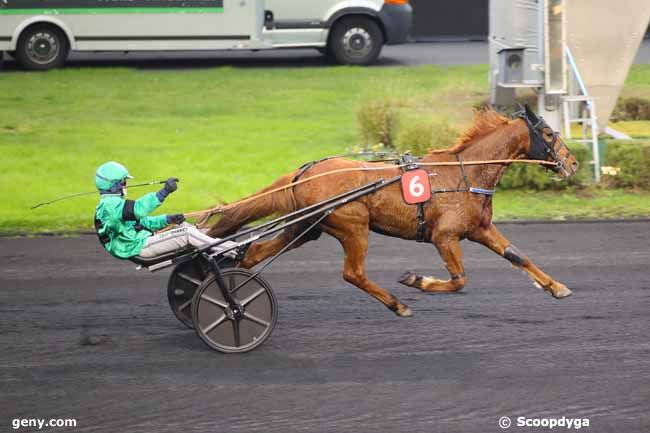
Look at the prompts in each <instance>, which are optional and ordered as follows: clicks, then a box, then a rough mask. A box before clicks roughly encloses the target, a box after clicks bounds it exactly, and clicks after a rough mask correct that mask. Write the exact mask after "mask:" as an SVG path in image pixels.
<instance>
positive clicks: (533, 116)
mask: <svg viewBox="0 0 650 433" xmlns="http://www.w3.org/2000/svg"><path fill="white" fill-rule="evenodd" d="M524 109H525V111H526V117H528V118H529V119H530V121H531V122H532V123H533V124H536V123H537V122H539V118H538V117H537V114H535V113H534V112H533V110H531V109H530V106H529V105H528V104H526V105H524Z"/></svg>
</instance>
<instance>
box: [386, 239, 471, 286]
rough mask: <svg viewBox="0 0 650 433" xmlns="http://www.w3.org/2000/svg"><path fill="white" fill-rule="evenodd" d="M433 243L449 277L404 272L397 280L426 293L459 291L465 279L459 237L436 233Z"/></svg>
mask: <svg viewBox="0 0 650 433" xmlns="http://www.w3.org/2000/svg"><path fill="white" fill-rule="evenodd" d="M433 243H434V245H435V246H436V248H437V249H438V252H439V253H440V257H441V258H442V261H443V262H444V264H445V266H446V267H447V271H449V275H450V276H451V278H450V279H448V280H439V279H437V278H433V277H425V276H422V275H416V274H414V273H412V272H406V273H404V274H403V275H402V276H401V277H400V279H399V282H400V283H402V284H404V285H406V286H411V287H415V288H417V289H420V290H422V291H423V292H427V293H453V292H457V291H459V290H460V289H462V288H463V287H465V282H466V281H467V278H466V277H465V268H464V266H463V252H462V250H461V248H460V241H459V239H458V238H457V237H456V236H454V235H452V234H438V235H436V236H435V237H434V239H433Z"/></svg>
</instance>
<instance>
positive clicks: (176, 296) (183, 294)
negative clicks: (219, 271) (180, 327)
mask: <svg viewBox="0 0 650 433" xmlns="http://www.w3.org/2000/svg"><path fill="white" fill-rule="evenodd" d="M220 266H232V260H230V259H227V258H224V259H223V261H222V262H220ZM207 276H208V270H207V265H206V263H205V262H204V260H203V259H201V258H197V259H194V260H192V261H190V262H185V263H181V264H180V265H178V266H176V267H175V268H174V270H173V271H172V274H171V275H170V276H169V282H168V283H167V299H168V300H169V306H170V307H171V309H172V311H173V312H174V315H175V316H176V317H177V318H178V320H180V321H181V323H183V324H184V325H185V326H187V327H188V328H190V329H193V328H194V323H193V322H192V298H193V297H194V293H195V292H196V289H198V288H199V286H200V285H201V283H202V282H203V280H205V279H206V277H207Z"/></svg>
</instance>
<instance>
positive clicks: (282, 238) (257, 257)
mask: <svg viewBox="0 0 650 433" xmlns="http://www.w3.org/2000/svg"><path fill="white" fill-rule="evenodd" d="M308 227H309V224H298V225H295V226H290V227H287V228H286V229H285V230H283V231H282V232H281V233H280V234H279V235H278V236H277V237H275V238H273V239H270V240H268V241H261V242H254V243H253V244H251V246H250V247H249V248H248V250H247V251H246V255H245V256H244V259H243V260H242V261H241V262H240V263H239V266H240V267H242V268H246V269H250V268H252V267H253V266H255V265H257V264H258V263H260V262H261V261H263V260H265V259H267V258H268V257H271V256H273V255H275V254H277V253H278V252H279V251H280V250H282V248H284V247H286V246H287V245H288V244H289V243H290V242H291V241H293V240H294V239H295V238H296V237H298V236H300V235H301V234H302V233H303V231H304V230H305V229H307V228H308ZM321 234H322V232H321V230H320V229H319V228H317V227H316V228H314V229H312V230H310V231H309V233H305V234H304V236H302V237H301V238H300V239H299V240H298V241H296V242H295V243H294V244H293V245H292V246H291V248H289V250H292V249H294V248H298V247H299V246H301V245H304V244H305V243H307V242H309V241H313V240H316V239H318V238H319V237H320V235H321Z"/></svg>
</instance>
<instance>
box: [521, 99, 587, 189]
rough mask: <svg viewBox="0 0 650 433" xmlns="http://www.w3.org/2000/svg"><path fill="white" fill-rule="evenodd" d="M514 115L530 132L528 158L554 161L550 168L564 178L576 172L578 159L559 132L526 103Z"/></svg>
mask: <svg viewBox="0 0 650 433" xmlns="http://www.w3.org/2000/svg"><path fill="white" fill-rule="evenodd" d="M515 116H516V117H518V118H520V119H522V120H523V121H524V122H526V125H527V126H528V130H529V132H530V140H529V147H528V158H529V159H537V160H540V161H549V162H554V163H555V165H553V166H550V167H549V168H550V170H552V171H553V172H554V173H556V174H558V175H560V176H561V177H562V178H564V179H566V178H568V177H571V176H573V175H574V174H576V172H577V171H578V166H579V164H578V161H577V160H576V158H575V157H574V156H573V155H572V154H571V151H570V150H569V148H568V147H567V145H566V144H565V143H564V141H562V139H561V138H560V133H559V132H556V131H553V128H551V127H550V126H548V124H547V123H546V122H545V121H544V119H543V118H541V117H538V116H537V115H536V114H535V113H533V111H532V110H531V109H530V107H528V105H526V106H524V108H523V110H521V111H520V112H518V113H517V114H516V115H515Z"/></svg>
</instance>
